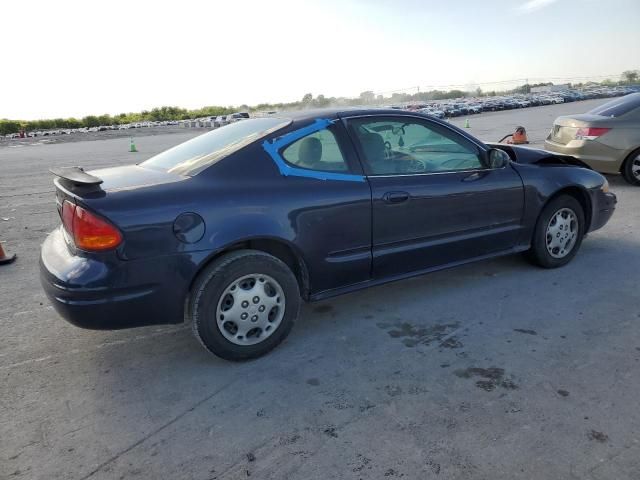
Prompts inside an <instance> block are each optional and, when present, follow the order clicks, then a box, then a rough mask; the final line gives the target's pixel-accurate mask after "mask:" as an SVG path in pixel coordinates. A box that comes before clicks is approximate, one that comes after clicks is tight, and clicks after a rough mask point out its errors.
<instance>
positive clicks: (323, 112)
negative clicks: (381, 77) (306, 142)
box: [270, 107, 415, 122]
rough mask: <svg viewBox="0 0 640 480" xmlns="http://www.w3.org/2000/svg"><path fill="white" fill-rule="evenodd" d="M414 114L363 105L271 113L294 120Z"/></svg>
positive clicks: (277, 116)
mask: <svg viewBox="0 0 640 480" xmlns="http://www.w3.org/2000/svg"><path fill="white" fill-rule="evenodd" d="M402 114H405V115H412V114H415V112H408V111H404V110H399V109H396V108H362V107H352V108H349V107H342V108H314V109H309V110H294V111H289V112H278V113H277V114H275V115H270V116H271V117H276V118H285V119H290V120H293V121H294V122H301V121H305V120H314V119H316V118H329V119H332V118H336V117H343V116H351V115H358V116H359V115H402Z"/></svg>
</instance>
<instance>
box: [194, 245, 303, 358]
mask: <svg viewBox="0 0 640 480" xmlns="http://www.w3.org/2000/svg"><path fill="white" fill-rule="evenodd" d="M299 310H300V293H299V289H298V283H297V281H296V278H295V276H294V275H293V273H292V272H291V270H290V269H289V267H287V265H286V264H285V263H283V262H282V261H281V260H279V259H277V258H275V257H273V256H271V255H269V254H267V253H265V252H260V251H256V250H239V251H236V252H232V253H229V254H227V255H225V256H223V257H221V258H220V259H218V260H216V261H215V262H214V263H213V264H211V265H209V266H208V267H207V268H205V270H204V271H203V272H202V273H201V274H200V275H199V276H198V279H197V280H196V282H195V285H194V287H193V290H192V293H191V296H190V302H189V310H188V311H189V312H190V316H191V320H192V322H193V323H192V327H193V333H194V335H195V336H196V338H197V339H198V340H200V342H201V343H202V345H203V346H204V347H205V348H206V349H207V350H209V351H210V352H211V353H213V354H215V355H217V356H219V357H221V358H224V359H226V360H247V359H250V358H255V357H259V356H261V355H264V354H265V353H267V352H269V351H270V350H272V349H273V348H275V347H276V346H277V345H278V344H279V343H280V342H282V341H283V340H284V339H285V338H286V337H287V335H288V334H289V332H290V331H291V328H292V327H293V324H294V322H295V320H296V319H297V317H298V312H299Z"/></svg>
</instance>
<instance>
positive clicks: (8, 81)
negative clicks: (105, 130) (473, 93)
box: [0, 0, 640, 120]
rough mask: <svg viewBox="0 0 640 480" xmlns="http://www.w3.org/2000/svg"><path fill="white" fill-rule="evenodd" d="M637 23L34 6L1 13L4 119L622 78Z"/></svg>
mask: <svg viewBox="0 0 640 480" xmlns="http://www.w3.org/2000/svg"><path fill="white" fill-rule="evenodd" d="M639 24H640V0H608V1H602V0H508V1H507V0H481V1H476V0H439V1H436V0H390V1H383V0H318V1H313V0H262V1H260V0H226V1H216V0H209V1H196V0H181V1H179V2H177V1H175V0H172V1H164V0H156V1H144V0H127V1H120V0H110V1H108V2H90V1H86V0H84V1H71V0H57V1H50V0H31V1H29V2H27V3H24V4H22V3H20V4H19V5H18V4H15V5H14V6H12V7H10V8H5V9H3V11H2V14H1V16H0V45H2V50H3V53H2V58H1V60H0V62H1V63H0V65H2V67H1V70H0V118H11V119H24V120H32V119H39V118H55V117H70V116H75V117H82V116H85V115H90V114H96V115H100V114H104V113H109V114H118V113H121V112H135V111H140V110H144V109H151V108H153V107H159V106H163V105H172V106H179V107H184V108H198V107H202V106H206V105H224V106H231V105H235V106H237V105H241V104H249V105H254V104H257V103H260V102H289V101H295V100H299V99H301V98H302V96H303V95H304V94H305V93H312V94H313V95H314V96H317V95H318V94H323V95H325V96H327V97H329V96H358V95H359V94H360V92H362V91H365V90H372V91H374V92H376V93H384V94H386V95H387V96H388V95H390V93H391V92H393V91H407V92H415V91H416V90H417V87H420V89H421V90H430V89H433V88H436V87H441V88H443V89H451V88H454V87H455V86H460V87H461V88H462V89H471V88H473V87H476V86H480V87H481V88H483V89H484V90H487V89H491V88H496V87H501V86H505V87H506V88H512V87H513V86H515V85H518V84H522V83H524V82H522V81H514V82H505V83H499V84H493V85H490V84H489V83H491V82H498V81H509V80H520V79H529V81H530V82H531V83H533V82H534V81H540V80H546V79H549V80H551V81H554V82H555V83H564V80H563V79H564V78H576V77H580V78H583V77H584V78H586V77H589V78H594V79H598V78H604V76H613V78H615V79H617V78H618V76H619V74H620V73H621V72H622V71H624V70H629V69H639V68H640V29H639V28H638V25H639Z"/></svg>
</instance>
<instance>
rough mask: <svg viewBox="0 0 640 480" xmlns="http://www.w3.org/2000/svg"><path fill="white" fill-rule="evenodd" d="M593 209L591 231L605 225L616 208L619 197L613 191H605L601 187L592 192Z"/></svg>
mask: <svg viewBox="0 0 640 480" xmlns="http://www.w3.org/2000/svg"><path fill="white" fill-rule="evenodd" d="M591 201H592V206H593V211H592V215H591V225H590V227H589V232H593V231H595V230H598V229H599V228H602V227H604V226H605V224H606V223H607V222H608V221H609V219H610V218H611V216H612V215H613V212H614V211H615V209H616V203H618V199H617V198H616V196H615V194H613V193H611V192H607V193H604V192H602V191H601V190H600V189H598V190H597V191H596V192H594V193H593V194H592V200H591Z"/></svg>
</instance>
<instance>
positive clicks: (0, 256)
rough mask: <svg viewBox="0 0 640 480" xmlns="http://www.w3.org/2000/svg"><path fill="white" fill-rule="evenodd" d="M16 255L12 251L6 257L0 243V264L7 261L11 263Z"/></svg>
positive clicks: (4, 263)
mask: <svg viewBox="0 0 640 480" xmlns="http://www.w3.org/2000/svg"><path fill="white" fill-rule="evenodd" d="M16 257H17V255H16V254H15V253H14V254H13V255H12V256H10V257H7V255H6V254H5V253H4V250H3V249H2V244H1V243H0V265H7V264H8V263H13V262H14V261H15V259H16Z"/></svg>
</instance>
